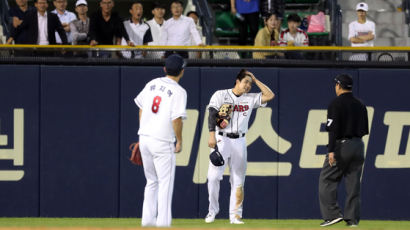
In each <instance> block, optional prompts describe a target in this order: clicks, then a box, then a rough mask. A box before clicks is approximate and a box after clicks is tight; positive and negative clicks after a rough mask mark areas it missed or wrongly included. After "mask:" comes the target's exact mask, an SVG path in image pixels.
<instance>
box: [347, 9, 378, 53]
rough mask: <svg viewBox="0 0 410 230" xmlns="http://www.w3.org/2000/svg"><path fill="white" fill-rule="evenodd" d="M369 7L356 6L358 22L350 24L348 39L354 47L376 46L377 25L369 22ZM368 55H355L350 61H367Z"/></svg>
mask: <svg viewBox="0 0 410 230" xmlns="http://www.w3.org/2000/svg"><path fill="white" fill-rule="evenodd" d="M368 10H369V6H368V5H367V4H366V3H364V2H360V3H358V4H357V6H356V12H357V20H356V21H353V22H351V23H350V24H349V36H348V39H349V41H350V42H351V43H352V46H353V47H362V46H374V39H375V38H376V24H375V23H374V22H372V21H370V20H367V18H366V16H367V11H368ZM368 58H369V56H368V54H365V53H361V54H353V55H352V56H351V57H350V59H349V60H351V61H367V60H368Z"/></svg>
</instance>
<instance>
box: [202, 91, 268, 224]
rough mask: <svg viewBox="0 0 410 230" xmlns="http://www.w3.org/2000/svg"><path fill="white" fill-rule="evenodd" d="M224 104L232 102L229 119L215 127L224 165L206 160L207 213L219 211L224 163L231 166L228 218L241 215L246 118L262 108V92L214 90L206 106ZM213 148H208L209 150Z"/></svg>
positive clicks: (244, 172) (247, 120) (245, 164)
mask: <svg viewBox="0 0 410 230" xmlns="http://www.w3.org/2000/svg"><path fill="white" fill-rule="evenodd" d="M223 104H231V105H232V113H231V120H230V122H229V125H228V126H227V127H226V128H225V129H220V128H219V127H218V126H217V127H216V130H215V133H216V141H217V145H218V150H219V152H220V153H221V154H222V156H223V158H224V160H225V164H224V165H223V166H219V167H217V166H214V165H213V164H212V163H211V162H210V163H209V169H208V193H209V213H212V214H215V215H216V214H218V212H219V202H218V199H219V186H220V181H221V180H222V177H223V173H224V170H225V166H226V165H228V166H229V169H230V173H231V176H230V180H229V181H230V184H231V197H230V205H229V218H230V220H231V221H232V220H233V219H234V218H242V204H243V198H244V190H243V186H244V184H245V175H246V166H247V150H246V139H245V134H246V132H247V131H248V123H249V118H250V116H251V113H252V109H254V108H258V107H265V106H266V103H265V104H262V93H244V94H242V95H241V96H239V97H238V96H236V95H235V94H234V93H233V92H232V89H224V90H218V91H216V92H215V93H214V94H213V95H212V97H211V101H210V102H209V107H213V108H215V109H216V110H219V108H220V107H221V106H222V105H223ZM212 151H213V149H211V152H212Z"/></svg>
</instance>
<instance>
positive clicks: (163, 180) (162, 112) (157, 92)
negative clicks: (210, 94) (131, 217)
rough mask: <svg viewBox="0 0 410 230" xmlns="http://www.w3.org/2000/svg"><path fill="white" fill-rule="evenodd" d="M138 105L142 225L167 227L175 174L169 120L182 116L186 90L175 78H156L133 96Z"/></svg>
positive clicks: (173, 137) (169, 223) (171, 130)
mask: <svg viewBox="0 0 410 230" xmlns="http://www.w3.org/2000/svg"><path fill="white" fill-rule="evenodd" d="M134 101H135V103H136V104H137V106H138V107H139V108H140V109H142V114H141V119H140V128H139V130H138V135H139V141H140V150H141V157H142V162H143V164H144V174H145V178H146V180H147V184H146V185H145V192H144V204H143V208H142V221H141V224H142V226H157V227H169V226H170V225H171V220H172V215H171V203H172V192H173V190H174V178H175V154H174V150H175V145H174V142H175V133H174V129H173V126H172V121H173V120H175V119H177V118H179V117H181V118H182V119H185V118H186V102H187V93H186V91H185V89H183V88H182V87H181V86H180V85H179V84H178V83H177V82H176V81H174V80H172V79H170V78H168V77H162V78H156V79H154V80H152V81H150V82H148V83H147V84H146V85H145V87H144V89H143V90H142V91H141V92H140V93H139V94H138V96H137V97H136V98H135V99H134Z"/></svg>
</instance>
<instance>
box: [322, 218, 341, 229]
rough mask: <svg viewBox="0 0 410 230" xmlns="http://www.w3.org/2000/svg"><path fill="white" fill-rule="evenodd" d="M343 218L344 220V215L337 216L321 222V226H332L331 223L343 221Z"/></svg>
mask: <svg viewBox="0 0 410 230" xmlns="http://www.w3.org/2000/svg"><path fill="white" fill-rule="evenodd" d="M342 220H343V218H342V217H338V218H335V219H333V220H325V221H324V222H323V223H321V224H320V226H321V227H326V226H330V225H332V224H336V223H339V222H340V221H342Z"/></svg>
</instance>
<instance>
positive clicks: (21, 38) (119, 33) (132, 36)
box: [7, 0, 376, 60]
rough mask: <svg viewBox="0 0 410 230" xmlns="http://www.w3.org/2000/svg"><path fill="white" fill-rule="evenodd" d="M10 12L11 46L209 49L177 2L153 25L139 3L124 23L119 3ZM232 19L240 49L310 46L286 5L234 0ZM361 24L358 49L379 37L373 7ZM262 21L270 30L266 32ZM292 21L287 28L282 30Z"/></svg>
mask: <svg viewBox="0 0 410 230" xmlns="http://www.w3.org/2000/svg"><path fill="white" fill-rule="evenodd" d="M15 1H16V5H17V6H15V7H12V8H10V10H9V16H10V17H11V18H12V24H11V34H10V37H9V38H8V40H7V43H8V44H12V43H13V41H14V43H15V44H38V45H48V44H73V45H91V46H95V45H128V46H135V45H155V46H157V45H164V46H191V45H194V46H203V45H204V44H205V42H204V39H203V36H202V28H201V27H200V26H199V16H198V14H197V13H196V12H194V11H191V12H189V13H187V16H185V15H183V10H184V9H183V3H182V1H180V0H172V1H171V6H170V12H171V15H172V16H171V18H169V19H168V20H166V19H165V18H164V15H165V13H166V11H167V9H166V6H165V5H163V4H161V3H160V2H156V3H155V4H154V6H153V8H152V11H151V12H152V15H153V17H152V19H151V20H148V21H144V19H143V11H144V6H143V4H142V3H141V2H139V1H134V2H132V3H130V6H129V18H128V19H126V20H123V19H122V18H121V17H120V16H119V14H118V13H117V12H115V11H114V10H113V9H114V6H115V2H114V0H100V1H99V8H98V10H97V11H96V12H94V13H93V14H91V15H90V17H89V16H88V4H87V1H86V0H77V1H76V3H75V9H74V10H75V12H76V14H77V15H76V14H74V13H73V12H71V11H69V10H67V0H53V5H54V10H52V11H48V1H47V0H34V7H31V6H28V3H27V0H15ZM230 6H231V13H232V14H233V15H235V17H236V20H238V21H239V22H240V23H239V28H238V29H239V32H240V33H239V34H240V37H239V44H240V45H255V46H308V45H309V37H308V35H307V33H306V29H307V28H304V29H303V28H301V23H302V19H301V17H300V16H299V15H298V14H295V13H292V14H289V15H288V16H287V17H286V18H284V15H285V14H284V9H285V7H284V6H285V1H284V0H230ZM356 10H357V15H358V20H357V21H354V22H352V23H351V24H350V25H349V36H348V39H349V40H350V41H351V43H352V46H373V41H374V39H375V37H376V34H375V24H374V22H371V21H369V20H367V19H366V12H367V11H368V5H367V4H366V3H359V4H357V7H356ZM261 16H262V18H263V22H264V27H262V28H261V29H259V28H260V17H261ZM285 19H286V20H287V28H284V29H283V28H281V25H282V21H283V20H285ZM172 53H175V52H174V51H166V52H160V51H155V52H149V53H146V52H142V51H123V52H121V56H122V57H124V58H142V57H147V58H162V57H168V56H169V55H170V54H172ZM177 53H179V54H180V55H181V56H183V57H184V58H200V57H201V55H203V54H201V53H200V52H196V53H193V52H191V53H188V52H184V51H178V52H177ZM76 55H78V56H84V57H88V56H93V57H111V55H112V53H111V52H104V51H100V52H94V53H76ZM252 57H253V58H257V59H265V58H290V59H300V58H303V57H302V56H301V54H300V53H298V52H285V53H281V52H254V53H253V55H252ZM366 59H367V57H366V55H364V54H358V55H356V56H352V60H366Z"/></svg>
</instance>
